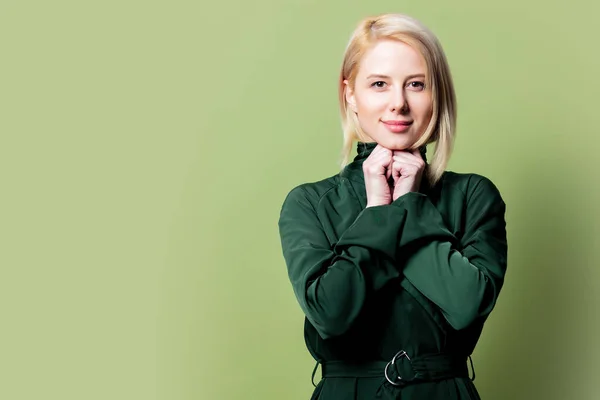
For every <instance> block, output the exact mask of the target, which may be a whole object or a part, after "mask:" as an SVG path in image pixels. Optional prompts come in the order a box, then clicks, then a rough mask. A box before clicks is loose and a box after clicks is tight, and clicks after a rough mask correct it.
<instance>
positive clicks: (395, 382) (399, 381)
mask: <svg viewBox="0 0 600 400" xmlns="http://www.w3.org/2000/svg"><path fill="white" fill-rule="evenodd" d="M402 357H405V358H406V359H407V360H408V362H410V365H411V367H412V362H411V361H410V357H409V356H408V354H407V353H406V351H404V350H400V351H399V352H398V353H396V355H395V356H394V358H392V360H391V361H389V362H388V363H387V365H386V366H385V370H384V374H385V379H387V381H388V382H389V383H391V384H392V385H394V386H401V385H402V384H403V383H407V382H410V380H406V379H403V378H402V377H401V376H400V374H398V377H397V378H396V379H395V380H391V379H390V377H389V376H388V368H389V367H390V365H394V364H395V363H396V361H398V360H400V359H402ZM397 372H398V369H396V373H397ZM411 380H412V379H411Z"/></svg>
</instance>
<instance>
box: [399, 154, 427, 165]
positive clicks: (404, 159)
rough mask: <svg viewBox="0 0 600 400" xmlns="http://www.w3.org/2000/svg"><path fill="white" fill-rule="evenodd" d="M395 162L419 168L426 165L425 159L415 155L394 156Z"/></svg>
mask: <svg viewBox="0 0 600 400" xmlns="http://www.w3.org/2000/svg"><path fill="white" fill-rule="evenodd" d="M393 159H394V162H398V163H401V164H408V165H413V166H415V167H417V168H422V167H423V166H424V163H423V160H419V159H417V158H415V157H413V156H400V155H398V156H394V157H393Z"/></svg>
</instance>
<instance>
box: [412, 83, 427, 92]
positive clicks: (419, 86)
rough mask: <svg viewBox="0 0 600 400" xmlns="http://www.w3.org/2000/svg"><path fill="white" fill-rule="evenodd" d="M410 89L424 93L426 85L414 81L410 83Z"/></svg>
mask: <svg viewBox="0 0 600 400" xmlns="http://www.w3.org/2000/svg"><path fill="white" fill-rule="evenodd" d="M408 88H409V89H413V90H415V91H422V90H424V89H425V83H424V82H421V81H412V82H409V83H408Z"/></svg>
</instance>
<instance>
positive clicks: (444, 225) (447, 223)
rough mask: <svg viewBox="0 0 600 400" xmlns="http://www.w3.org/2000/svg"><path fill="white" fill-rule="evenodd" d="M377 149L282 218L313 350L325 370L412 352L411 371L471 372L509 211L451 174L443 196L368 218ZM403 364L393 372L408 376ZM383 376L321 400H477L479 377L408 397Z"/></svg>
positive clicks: (408, 199)
mask: <svg viewBox="0 0 600 400" xmlns="http://www.w3.org/2000/svg"><path fill="white" fill-rule="evenodd" d="M375 146H376V143H366V144H365V143H358V147H357V150H358V152H357V153H358V155H357V156H356V158H355V159H354V161H353V162H352V163H350V164H349V165H348V166H346V167H345V168H344V170H343V171H342V172H341V173H340V174H336V175H334V176H332V177H329V178H326V179H323V180H321V181H318V182H313V183H305V184H301V185H299V186H297V187H295V188H293V189H292V190H291V191H290V192H289V194H288V195H287V196H286V198H285V201H284V203H283V206H282V208H281V213H280V218H279V232H280V237H281V244H282V249H283V255H284V259H285V262H286V264H287V269H288V274H289V278H290V281H291V283H292V287H293V289H294V293H295V295H296V298H297V299H298V302H299V304H300V307H301V308H302V310H303V312H304V314H305V316H306V318H305V324H304V336H305V341H306V345H307V347H308V350H309V351H310V353H311V354H312V355H313V357H314V358H315V360H317V361H318V362H320V363H323V362H329V361H342V362H343V363H345V364H353V363H361V362H373V361H379V365H385V362H388V361H390V360H391V359H392V358H393V357H394V355H395V354H397V353H398V351H400V350H404V351H406V353H407V355H408V356H409V357H410V358H411V360H415V359H418V358H419V357H421V356H425V355H427V354H437V353H452V354H460V355H462V356H464V358H462V360H464V361H463V363H462V365H463V366H466V365H467V364H466V359H467V357H468V356H470V355H471V353H472V352H473V349H474V348H475V344H476V343H477V340H478V339H479V336H480V334H481V331H482V328H483V324H484V321H485V319H486V318H487V316H488V315H489V313H490V312H491V311H492V309H493V307H494V304H495V303H496V300H497V298H498V294H499V292H500V289H501V287H502V284H503V281H504V275H505V272H506V258H507V242H506V229H505V226H506V224H505V219H504V215H505V203H504V201H503V200H502V197H501V196H500V193H499V192H498V190H497V188H496V186H495V185H494V184H493V183H492V182H491V181H490V180H489V179H487V178H485V177H483V176H480V175H476V174H458V173H454V172H449V171H446V172H445V173H444V175H443V177H442V179H441V180H440V181H439V182H438V183H437V184H436V185H435V186H433V187H430V186H429V185H428V184H427V183H426V179H424V180H423V183H422V185H421V190H420V192H418V193H408V194H406V195H404V196H401V197H400V198H398V199H397V200H395V201H394V202H393V203H391V204H389V205H382V206H376V207H369V208H365V206H366V200H367V199H366V191H365V185H364V176H363V172H362V163H363V161H364V160H365V159H366V158H367V157H368V155H369V154H370V153H371V151H372V150H373V148H374V147H375ZM421 153H422V155H423V156H424V157H425V151H424V150H422V151H421ZM405 361H406V360H399V361H398V362H397V364H394V366H395V365H398V368H399V366H400V364H402V373H403V374H404V375H405V373H406V371H407V370H406V368H407V366H408V368H409V370H410V368H411V367H412V366H411V364H410V363H407V362H405ZM381 363H383V364H381ZM376 370H377V371H380V372H378V373H376V374H375V375H378V376H373V375H367V376H361V374H356V376H346V377H326V378H324V379H322V380H321V381H320V382H319V384H318V385H317V387H316V389H315V391H314V393H313V396H312V399H321V400H345V399H349V400H354V399H357V400H360V399H365V400H366V399H376V398H379V399H428V400H435V399H479V395H478V394H477V391H476V389H475V386H474V385H473V383H472V381H471V379H469V377H452V378H447V377H446V378H444V379H437V380H435V379H434V380H428V381H424V382H421V383H414V384H408V385H403V386H402V387H399V386H394V385H392V384H390V383H389V382H388V381H387V380H386V378H385V377H384V371H383V368H380V367H376ZM397 372H398V373H400V370H398V371H397ZM390 375H393V371H392V370H390ZM404 375H403V376H404ZM471 375H472V373H471ZM308 376H309V375H307V377H308ZM307 379H308V378H307ZM391 379H392V380H394V378H393V377H392V378H391Z"/></svg>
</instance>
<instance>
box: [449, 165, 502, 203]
mask: <svg viewBox="0 0 600 400" xmlns="http://www.w3.org/2000/svg"><path fill="white" fill-rule="evenodd" d="M440 184H442V185H443V186H444V187H445V188H449V189H455V190H460V191H461V192H463V193H464V194H465V196H466V197H467V198H470V197H472V196H473V195H486V196H497V197H500V190H499V189H498V187H497V186H496V184H495V183H494V182H492V180H491V179H490V178H488V177H487V176H484V175H480V174H476V173H459V172H454V171H446V172H444V175H442V179H441V180H440Z"/></svg>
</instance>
